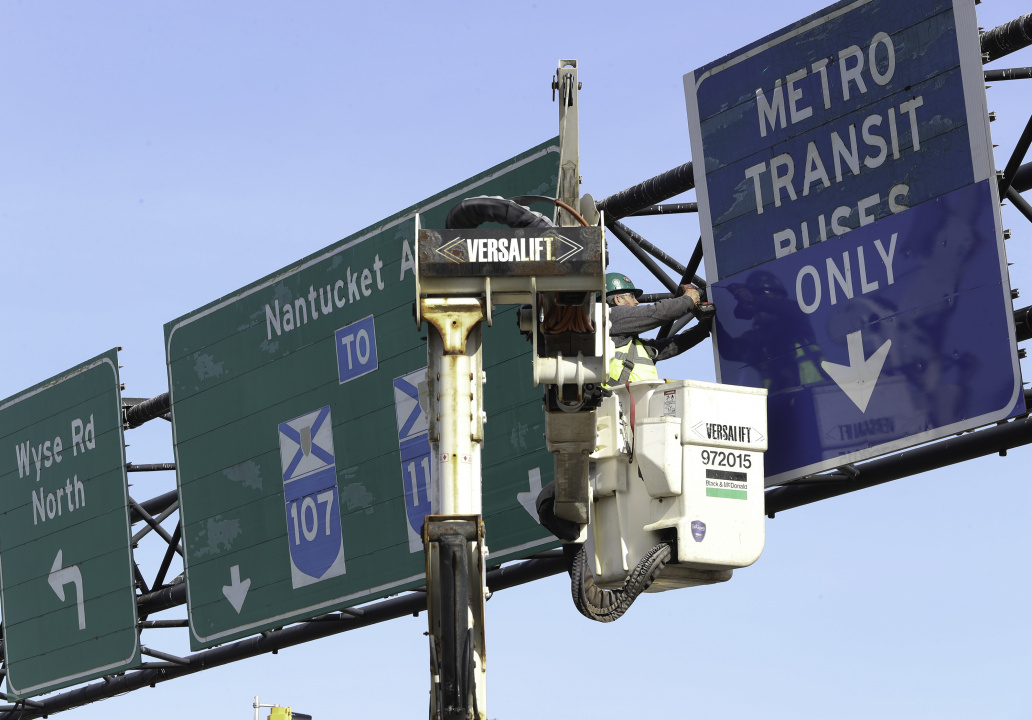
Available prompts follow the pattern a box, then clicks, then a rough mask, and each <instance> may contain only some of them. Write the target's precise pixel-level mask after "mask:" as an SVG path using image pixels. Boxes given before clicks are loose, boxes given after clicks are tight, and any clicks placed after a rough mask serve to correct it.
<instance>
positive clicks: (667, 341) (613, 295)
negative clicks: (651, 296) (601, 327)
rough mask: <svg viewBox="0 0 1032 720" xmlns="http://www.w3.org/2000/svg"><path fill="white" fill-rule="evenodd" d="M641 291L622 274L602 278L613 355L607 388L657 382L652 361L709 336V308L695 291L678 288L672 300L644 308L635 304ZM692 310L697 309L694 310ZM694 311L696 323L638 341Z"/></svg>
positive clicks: (710, 316)
mask: <svg viewBox="0 0 1032 720" xmlns="http://www.w3.org/2000/svg"><path fill="white" fill-rule="evenodd" d="M641 294H642V291H641V290H639V289H638V288H636V287H634V283H632V282H631V280H630V278H628V277H627V276H626V275H624V274H623V273H615V272H614V273H608V274H607V275H606V303H607V304H608V305H609V336H610V337H611V338H612V339H613V344H614V345H616V353H615V355H614V357H613V359H612V360H611V361H610V363H609V377H608V378H607V379H606V381H605V382H604V383H603V384H604V385H605V386H607V387H613V386H617V385H623V384H625V383H628V382H637V381H638V380H657V379H659V374H658V373H657V372H656V362H657V361H659V360H666V359H667V358H672V357H676V356H677V355H680V354H681V353H683V352H684V351H686V350H689V349H691V348H693V347H695V346H696V345H698V344H699V343H700V342H701V341H702V340H703V339H705V338H706V337H708V336H709V332H710V325H711V323H710V322H709V319H710V318H712V316H713V305H712V304H710V303H703V302H702V300H701V298H700V296H699V290H698V289H697V288H696V287H695V286H694V285H691V284H686V285H681V287H680V294H678V295H677V296H676V297H672V298H667V299H665V300H659V301H658V302H655V303H650V304H647V305H643V304H639V302H638V298H639V297H641ZM696 309H698V310H697V311H696ZM693 311H696V315H697V316H698V317H699V318H700V322H699V324H697V325H695V326H694V327H692V328H691V329H690V330H686V331H685V332H682V333H678V334H677V335H674V336H672V337H667V338H656V339H651V338H640V337H639V335H640V334H641V333H645V332H648V331H649V330H654V329H655V328H658V327H661V326H663V325H666V324H667V323H672V322H675V321H677V320H679V319H681V318H682V317H684V316H685V315H687V314H689V313H691V312H693Z"/></svg>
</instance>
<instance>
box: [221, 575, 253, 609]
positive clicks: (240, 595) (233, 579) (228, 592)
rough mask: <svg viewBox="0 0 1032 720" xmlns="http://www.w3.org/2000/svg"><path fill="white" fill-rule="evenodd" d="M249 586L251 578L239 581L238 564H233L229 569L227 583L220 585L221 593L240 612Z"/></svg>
mask: <svg viewBox="0 0 1032 720" xmlns="http://www.w3.org/2000/svg"><path fill="white" fill-rule="evenodd" d="M250 587H251V578H247V579H245V580H244V581H243V582H241V581H240V566H239V565H234V566H233V567H231V568H230V569H229V585H223V586H222V594H223V595H225V596H226V599H227V600H229V604H230V605H232V606H233V609H234V610H236V611H237V615H239V614H240V608H242V607H243V606H244V600H245V599H246V598H247V590H248V588H250Z"/></svg>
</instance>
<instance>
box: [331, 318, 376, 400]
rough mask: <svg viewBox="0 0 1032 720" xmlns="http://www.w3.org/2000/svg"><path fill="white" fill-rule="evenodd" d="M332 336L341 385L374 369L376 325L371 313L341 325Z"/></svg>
mask: <svg viewBox="0 0 1032 720" xmlns="http://www.w3.org/2000/svg"><path fill="white" fill-rule="evenodd" d="M334 336H335V338H336V341H337V375H338V377H339V379H340V383H341V384H342V385H343V384H344V383H346V382H348V381H349V380H354V379H355V378H359V377H362V376H363V375H367V374H368V373H371V372H373V371H375V370H376V368H377V367H378V363H377V359H376V325H375V323H374V322H373V316H372V315H370V316H368V317H364V318H362V319H361V320H356V321H355V322H353V323H351V324H350V325H346V326H344V327H342V328H341V329H339V330H338V331H337V332H336V333H334Z"/></svg>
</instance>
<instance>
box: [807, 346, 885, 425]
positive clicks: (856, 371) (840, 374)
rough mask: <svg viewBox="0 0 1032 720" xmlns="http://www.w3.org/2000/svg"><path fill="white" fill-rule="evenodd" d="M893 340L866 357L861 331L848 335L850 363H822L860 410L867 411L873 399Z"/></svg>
mask: <svg viewBox="0 0 1032 720" xmlns="http://www.w3.org/2000/svg"><path fill="white" fill-rule="evenodd" d="M891 345H892V341H891V340H886V341H885V343H884V344H883V345H882V346H881V347H880V348H878V349H877V350H875V351H874V354H873V355H871V357H869V358H867V359H866V360H865V359H864V340H863V337H861V335H860V331H859V330H857V331H856V332H851V333H849V334H848V335H846V347H847V348H848V350H849V364H848V365H837V364H835V363H831V362H828V361H826V360H825V361H824V362H822V363H821V367H822V368H824V372H826V373H828V375H830V376H831V379H832V380H834V381H835V382H836V383H837V384H838V386H839V387H840V388H842V392H844V393H845V394H846V395H847V396H848V397H849V399H850V400H852V401H853V402H854V403H855V404H856V406H857V407H858V408H860V412H867V403H869V402H870V401H871V394H872V393H873V392H874V386H875V385H877V384H878V376H880V375H881V371H882V366H883V365H885V358H886V357H887V356H888V354H889V347H890V346H891Z"/></svg>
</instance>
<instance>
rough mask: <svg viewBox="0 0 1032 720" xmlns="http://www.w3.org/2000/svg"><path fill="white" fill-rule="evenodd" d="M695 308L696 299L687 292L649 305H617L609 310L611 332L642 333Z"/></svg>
mask: <svg viewBox="0 0 1032 720" xmlns="http://www.w3.org/2000/svg"><path fill="white" fill-rule="evenodd" d="M694 309H695V301H694V300H692V298H691V296H690V295H687V294H685V295H682V296H680V297H675V298H668V299H666V300H660V301H659V302H655V303H650V304H648V305H633V306H632V305H616V306H614V307H612V308H610V310H609V334H610V335H621V336H624V335H640V334H641V333H645V332H648V331H649V330H655V329H656V328H658V327H662V326H663V325H665V324H666V323H668V322H674V321H675V320H679V319H680V318H682V317H684V316H685V315H687V314H688V313H690V312H691V311H692V310H694Z"/></svg>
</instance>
